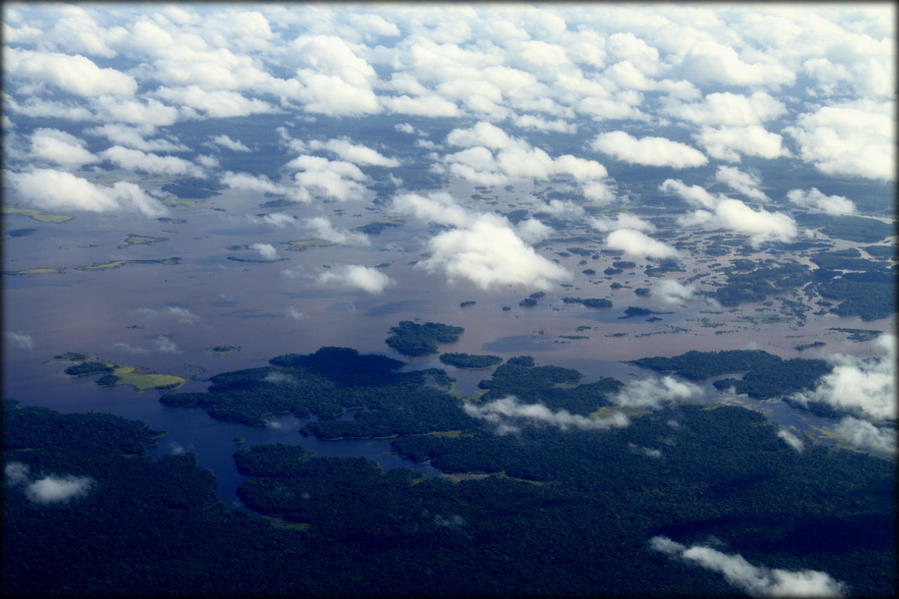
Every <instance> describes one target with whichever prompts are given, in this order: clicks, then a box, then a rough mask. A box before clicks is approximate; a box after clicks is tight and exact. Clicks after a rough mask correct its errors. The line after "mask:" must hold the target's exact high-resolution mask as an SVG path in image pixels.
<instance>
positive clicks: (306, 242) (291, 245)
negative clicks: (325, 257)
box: [287, 238, 337, 252]
mask: <svg viewBox="0 0 899 599" xmlns="http://www.w3.org/2000/svg"><path fill="white" fill-rule="evenodd" d="M332 245H337V244H336V243H334V242H333V241H327V240H325V239H318V238H313V239H299V240H297V241H289V242H287V249H288V250H290V251H291V252H302V251H305V250H308V249H309V248H325V247H330V246H332Z"/></svg>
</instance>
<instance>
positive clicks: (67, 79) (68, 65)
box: [3, 46, 137, 96]
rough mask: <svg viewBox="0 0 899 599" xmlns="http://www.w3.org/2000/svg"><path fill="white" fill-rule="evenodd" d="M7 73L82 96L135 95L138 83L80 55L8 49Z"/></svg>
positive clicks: (6, 56)
mask: <svg viewBox="0 0 899 599" xmlns="http://www.w3.org/2000/svg"><path fill="white" fill-rule="evenodd" d="M3 63H4V64H3V70H4V71H6V73H7V75H8V76H10V77H22V78H25V79H31V80H34V81H40V82H43V83H48V84H50V85H53V86H55V87H58V88H59V89H61V90H63V91H65V92H68V93H71V94H75V95H78V96H101V95H104V94H111V95H118V96H132V95H134V93H135V92H136V91H137V81H135V79H134V77H132V76H131V75H126V74H125V73H122V72H121V71H117V70H115V69H101V68H99V67H98V66H97V65H96V64H95V63H94V62H93V61H91V60H90V59H89V58H86V57H84V56H81V55H80V54H78V55H75V56H71V55H68V54H60V53H58V52H33V51H31V50H19V49H16V48H10V47H8V46H4V48H3Z"/></svg>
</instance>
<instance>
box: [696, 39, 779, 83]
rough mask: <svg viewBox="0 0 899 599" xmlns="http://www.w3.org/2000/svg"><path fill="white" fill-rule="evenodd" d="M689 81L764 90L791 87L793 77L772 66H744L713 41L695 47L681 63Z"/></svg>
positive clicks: (753, 64)
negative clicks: (766, 88) (763, 88)
mask: <svg viewBox="0 0 899 599" xmlns="http://www.w3.org/2000/svg"><path fill="white" fill-rule="evenodd" d="M681 69H682V71H683V73H684V74H685V75H686V76H687V78H688V79H690V80H691V81H694V82H697V83H700V84H705V83H712V84H723V85H745V86H764V87H770V88H778V87H781V86H783V85H792V84H793V82H794V81H795V80H796V74H795V73H794V72H793V71H791V70H790V69H788V68H786V67H785V66H783V65H781V64H777V63H775V62H773V61H772V62H757V63H747V62H744V61H743V60H742V59H741V58H740V57H739V55H737V52H736V51H735V50H734V49H733V48H732V47H730V46H726V45H723V44H719V43H717V42H713V41H705V42H700V43H698V44H695V45H694V46H693V47H692V48H690V51H689V52H688V53H687V55H686V56H685V57H684V59H683V62H682V63H681Z"/></svg>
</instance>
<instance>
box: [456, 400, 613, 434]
mask: <svg viewBox="0 0 899 599" xmlns="http://www.w3.org/2000/svg"><path fill="white" fill-rule="evenodd" d="M462 408H463V409H464V410H465V413H466V414H468V415H469V416H471V417H472V418H478V419H481V420H486V421H487V422H489V423H491V424H495V425H496V426H497V433H499V434H507V433H513V432H518V431H519V430H520V428H519V427H520V426H524V425H531V426H537V425H544V426H553V427H556V428H558V429H560V430H563V431H564V430H568V429H579V430H607V429H610V428H621V427H625V426H628V425H629V424H630V420H628V417H627V416H626V415H624V414H623V413H621V412H614V413H613V414H611V415H609V416H607V417H605V418H598V417H590V416H581V415H579V414H572V413H571V412H569V411H568V410H557V411H555V412H554V411H552V410H551V409H549V408H548V407H546V406H545V405H543V404H541V403H533V404H522V403H520V402H519V401H518V398H516V397H513V396H508V397H504V398H502V399H495V400H493V401H489V402H487V403H484V404H480V405H478V404H474V403H471V402H466V403H465V405H463V406H462Z"/></svg>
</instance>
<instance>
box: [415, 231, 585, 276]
mask: <svg viewBox="0 0 899 599" xmlns="http://www.w3.org/2000/svg"><path fill="white" fill-rule="evenodd" d="M428 248H429V250H430V252H431V256H430V257H429V258H428V259H427V260H424V261H423V262H421V263H420V264H421V266H422V267H423V268H425V269H427V270H428V271H435V270H442V271H443V272H444V273H446V275H447V277H448V278H449V280H450V281H453V280H455V279H459V278H464V279H468V280H470V281H472V282H473V283H474V284H475V285H477V286H478V287H480V288H481V289H485V290H486V289H490V288H491V287H495V286H503V285H521V286H525V287H536V288H538V289H549V288H550V287H551V285H552V283H553V282H555V281H565V280H568V279H569V278H571V273H569V272H568V271H567V270H565V269H564V268H562V267H561V266H559V265H557V264H554V263H552V262H550V261H549V260H547V259H546V258H544V257H543V256H540V255H539V254H537V252H535V251H534V249H533V248H532V247H530V246H528V245H527V244H526V243H525V242H524V241H522V239H521V238H520V237H519V236H518V235H517V234H516V233H515V231H514V230H513V229H512V227H511V226H510V223H509V221H507V220H506V219H505V218H502V217H497V216H495V215H490V214H483V215H480V216H478V217H476V218H475V219H474V220H473V221H472V222H471V223H470V224H469V225H467V226H466V228H461V229H453V230H451V231H446V232H444V233H441V234H439V235H437V236H435V237H433V238H432V239H431V240H430V242H429V244H428Z"/></svg>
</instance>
